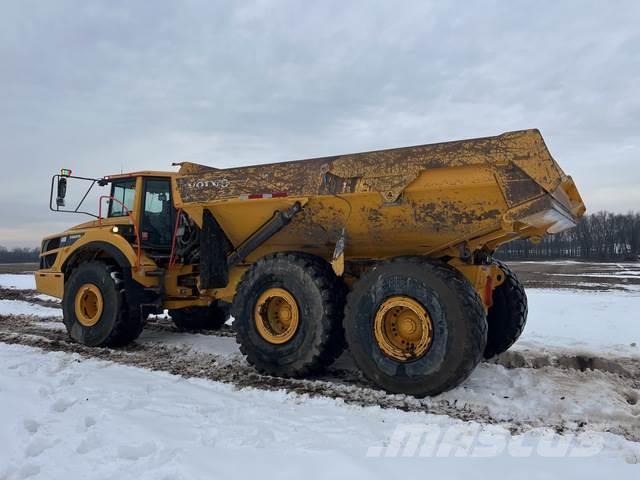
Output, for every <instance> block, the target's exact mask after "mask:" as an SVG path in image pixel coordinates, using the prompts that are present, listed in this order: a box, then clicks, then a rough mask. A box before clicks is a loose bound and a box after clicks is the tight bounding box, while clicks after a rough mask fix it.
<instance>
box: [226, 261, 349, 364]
mask: <svg viewBox="0 0 640 480" xmlns="http://www.w3.org/2000/svg"><path fill="white" fill-rule="evenodd" d="M344 292H345V288H344V285H343V284H342V283H341V282H340V281H339V280H338V278H337V277H336V276H335V275H334V273H333V270H331V268H330V267H329V265H328V264H327V262H325V261H324V260H323V259H321V258H318V257H314V256H312V255H308V254H304V253H295V252H294V253H278V254H274V255H268V256H266V257H264V258H261V259H260V260H258V261H257V262H256V263H254V264H253V265H252V266H251V268H249V269H248V270H247V271H246V272H245V274H244V276H243V277H242V280H241V282H240V284H239V286H238V290H237V292H236V295H235V298H234V300H233V304H232V308H231V313H232V315H233V317H234V321H233V328H234V330H235V332H236V341H237V342H238V344H239V345H240V351H241V352H242V353H243V354H244V355H245V356H246V358H247V361H248V362H249V363H250V364H252V365H253V366H255V367H256V369H258V370H259V371H260V372H262V373H266V374H269V375H277V376H286V377H289V376H291V377H297V376H304V375H308V374H311V373H315V372H318V371H320V370H322V369H323V368H325V367H327V366H328V365H330V364H331V363H333V361H334V360H335V359H336V358H337V357H338V356H339V355H340V354H341V353H342V351H343V349H344V340H343V331H342V315H343V309H344ZM270 295H271V296H270ZM269 305H272V306H274V309H273V310H274V312H275V313H273V316H274V317H275V319H274V320H273V321H275V322H279V321H280V323H279V324H278V325H281V328H279V329H276V325H271V324H270V323H268V322H270V321H271V315H272V313H270V311H271V307H270V306H269ZM276 307H277V308H280V310H278V309H277V308H276ZM283 307H284V310H283V309H282V308H283ZM278 312H281V313H278ZM278 315H280V317H278ZM283 321H286V322H285V323H286V325H284V324H283Z"/></svg>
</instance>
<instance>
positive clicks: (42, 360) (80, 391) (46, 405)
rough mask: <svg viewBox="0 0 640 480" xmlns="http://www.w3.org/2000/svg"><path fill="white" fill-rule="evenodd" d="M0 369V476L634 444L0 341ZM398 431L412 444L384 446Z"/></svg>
mask: <svg viewBox="0 0 640 480" xmlns="http://www.w3.org/2000/svg"><path fill="white" fill-rule="evenodd" d="M0 365H1V367H0V372H2V384H1V386H0V395H1V396H0V398H1V401H0V402H1V405H2V408H1V409H0V418H1V419H2V424H3V428H2V430H0V442H1V444H2V445H3V446H4V448H3V449H0V478H2V479H13V478H16V479H23V478H47V479H58V478H61V479H62V478H66V479H73V478H92V479H94V478H95V479H98V478H118V479H122V478H136V479H154V480H155V479H162V478H166V479H199V478H203V479H204V478H207V479H209V478H249V477H252V478H256V477H262V478H276V477H277V478H300V477H301V476H302V475H304V477H305V478H322V479H326V478H384V479H388V478H398V476H402V475H410V474H412V473H413V474H415V473H416V472H420V473H421V474H425V475H426V472H428V473H429V476H431V475H435V476H437V477H438V478H451V477H455V476H462V475H464V476H467V477H469V476H473V477H474V478H478V477H480V475H478V473H479V472H483V474H486V477H487V478H488V477H489V476H491V477H493V478H495V477H497V476H499V475H501V474H504V472H505V469H508V470H509V471H510V474H509V476H510V477H512V478H533V477H537V478H544V477H550V476H553V477H555V478H557V476H560V475H561V476H562V477H568V476H578V475H579V476H580V477H582V478H603V476H605V475H613V476H616V477H628V478H632V476H633V475H637V468H638V467H637V466H636V465H633V464H631V463H629V462H635V461H637V460H638V459H640V448H639V447H638V444H635V443H633V442H629V441H626V440H624V439H623V438H621V437H618V436H615V435H611V434H600V433H599V434H594V433H590V432H585V433H580V434H577V435H576V434H571V435H565V436H562V435H558V434H556V433H555V432H553V431H551V430H549V429H533V430H529V431H528V432H526V433H525V434H522V435H515V436H512V435H511V434H510V433H509V431H508V430H507V429H506V428H505V427H504V426H496V425H483V424H478V423H475V422H461V421H459V420H452V419H450V418H448V417H446V416H435V415H429V414H424V413H422V414H421V413H405V412H401V411H398V410H386V409H380V408H361V407H352V406H347V405H344V404H342V403H341V402H340V401H337V400H332V399H326V398H320V399H310V398H305V397H303V396H297V395H295V394H287V393H284V392H265V391H261V390H253V389H244V390H239V391H238V390H234V389H233V388H232V387H230V386H228V385H223V384H220V383H216V382H208V381H202V380H193V379H184V378H179V377H175V376H172V375H168V374H165V373H160V372H153V371H147V370H143V369H138V368H131V367H125V366H120V365H114V364H112V363H108V362H102V361H97V360H81V359H80V358H79V357H77V356H75V355H70V354H66V353H42V352H40V351H38V350H35V349H32V348H29V347H24V346H9V345H2V344H0ZM25 399H28V401H25ZM398 427H399V430H398ZM412 431H413V432H416V431H417V432H419V434H418V435H414V436H413V437H411V439H413V440H411V439H408V440H409V441H413V442H414V443H416V445H415V447H414V446H413V445H410V444H409V445H407V442H406V441H405V442H402V441H400V442H398V440H403V438H400V437H402V434H407V435H408V434H409V433H410V432H412ZM394 432H395V434H396V437H395V439H394ZM398 432H400V433H398ZM399 435H400V437H399ZM396 444H397V448H396ZM420 453H422V455H423V456H420ZM405 455H406V456H405ZM532 474H535V475H532Z"/></svg>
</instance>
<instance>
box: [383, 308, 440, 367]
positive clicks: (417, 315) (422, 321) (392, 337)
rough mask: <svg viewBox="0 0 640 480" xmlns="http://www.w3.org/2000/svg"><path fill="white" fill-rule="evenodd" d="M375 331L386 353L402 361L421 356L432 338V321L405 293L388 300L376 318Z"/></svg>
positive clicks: (424, 310)
mask: <svg viewBox="0 0 640 480" xmlns="http://www.w3.org/2000/svg"><path fill="white" fill-rule="evenodd" d="M374 334H375V337H376V341H377V343H378V346H379V347H380V348H381V349H382V351H383V352H384V353H385V355H387V356H389V357H391V358H393V359H394V360H398V361H401V362H408V361H412V360H417V359H418V358H420V357H422V356H423V355H424V354H425V353H426V352H427V350H428V349H429V347H430V346H431V342H432V340H433V323H432V321H431V317H430V316H429V313H428V312H427V310H426V309H425V308H424V307H423V306H422V305H421V304H420V303H418V302H417V301H415V300H414V299H412V298H409V297H405V296H394V297H389V298H388V299H387V300H385V301H384V302H383V303H382V305H381V306H380V308H379V309H378V311H377V312H376V317H375V320H374Z"/></svg>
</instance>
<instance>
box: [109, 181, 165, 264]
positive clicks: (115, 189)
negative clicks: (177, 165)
mask: <svg viewBox="0 0 640 480" xmlns="http://www.w3.org/2000/svg"><path fill="white" fill-rule="evenodd" d="M145 173H146V172H145ZM107 180H108V181H109V182H110V183H111V193H110V197H109V210H108V215H107V216H108V217H109V218H117V217H128V216H132V217H133V220H134V221H135V222H136V224H137V226H138V232H139V236H140V243H141V246H142V248H143V249H144V250H145V251H151V252H158V253H169V251H170V250H171V242H172V238H173V230H174V225H175V220H176V209H175V208H174V206H173V199H172V196H171V177H170V176H152V175H146V174H133V175H128V176H122V177H120V176H113V177H107ZM138 191H139V192H140V195H137V192H138ZM138 211H139V212H140V214H139V215H138V214H137V212H138Z"/></svg>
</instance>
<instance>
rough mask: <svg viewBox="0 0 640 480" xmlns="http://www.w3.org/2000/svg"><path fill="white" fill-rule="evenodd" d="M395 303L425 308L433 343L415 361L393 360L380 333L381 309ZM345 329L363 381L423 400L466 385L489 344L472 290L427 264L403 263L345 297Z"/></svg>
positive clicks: (455, 275)
mask: <svg viewBox="0 0 640 480" xmlns="http://www.w3.org/2000/svg"><path fill="white" fill-rule="evenodd" d="M395 298H404V299H407V302H408V303H409V304H413V305H416V304H417V305H419V306H421V307H422V308H423V309H424V311H426V313H427V317H428V318H430V323H431V329H430V330H431V336H432V338H431V341H430V344H429V346H428V347H427V349H426V352H424V350H423V352H424V353H421V354H420V355H416V357H417V358H415V357H409V358H407V359H404V360H402V359H400V360H399V359H397V358H394V356H392V355H390V353H389V349H388V347H387V346H385V345H384V343H383V342H382V343H381V341H380V338H379V334H378V333H377V330H376V325H377V321H378V320H377V318H378V315H379V312H380V311H382V310H381V308H382V309H383V308H384V305H385V304H387V303H388V302H389V301H391V300H393V299H395ZM396 316H397V314H396ZM344 328H345V333H346V339H347V344H348V345H349V350H350V351H351V354H352V355H353V358H354V360H355V362H356V364H357V365H358V367H360V369H361V370H362V372H363V373H364V374H365V376H367V377H368V378H369V379H370V380H372V381H373V382H374V383H376V384H377V385H379V386H380V387H382V388H383V389H385V390H387V391H388V392H392V393H406V394H411V395H415V396H419V397H422V396H425V395H436V394H438V393H441V392H444V391H447V390H449V389H451V388H453V387H455V386H457V385H459V384H460V383H461V382H463V381H464V380H465V379H466V378H467V377H468V376H469V375H470V374H471V372H472V371H473V369H474V368H475V367H476V365H477V364H478V363H479V362H480V360H481V359H482V353H483V351H484V349H485V345H486V338H487V322H486V319H485V313H484V308H483V305H482V301H481V299H480V297H479V296H478V294H477V293H476V291H475V290H474V288H473V286H472V285H471V284H470V283H469V282H468V281H467V280H466V278H465V277H464V276H463V275H462V274H461V273H460V272H458V271H457V270H455V269H454V268H452V267H450V266H449V265H446V264H444V263H441V262H437V261H430V260H427V259H423V258H407V257H400V258H397V259H394V260H391V261H389V262H384V263H381V264H379V265H376V266H374V267H373V268H372V269H371V270H369V271H368V272H367V273H365V274H364V275H363V276H362V277H361V278H360V279H359V280H358V281H357V282H356V284H355V286H354V288H353V290H352V291H351V293H350V294H349V295H348V297H347V307H346V310H345V319H344ZM393 328H395V326H394V327H393ZM398 329H401V326H400V323H398ZM403 343H404V342H403ZM414 347H415V345H414Z"/></svg>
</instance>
